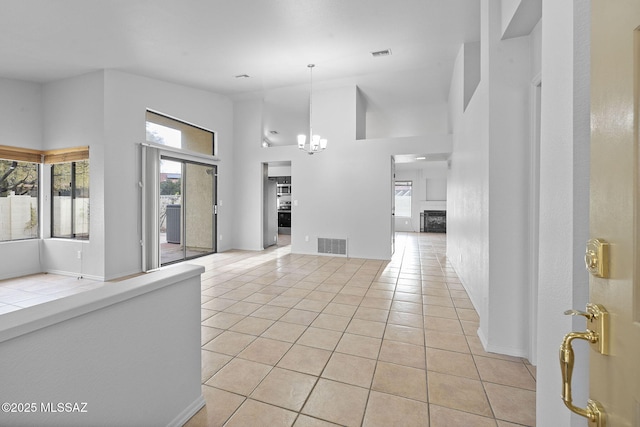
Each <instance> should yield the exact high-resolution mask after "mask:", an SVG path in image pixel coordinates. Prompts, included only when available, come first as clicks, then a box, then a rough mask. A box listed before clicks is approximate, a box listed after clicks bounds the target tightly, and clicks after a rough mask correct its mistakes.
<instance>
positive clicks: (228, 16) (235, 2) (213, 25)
mask: <svg viewBox="0 0 640 427" xmlns="http://www.w3.org/2000/svg"><path fill="white" fill-rule="evenodd" d="M479 4H480V2H479V1H478V0H111V1H97V0H96V1H88V0H0V77H7V78H14V79H20V80H28V81H35V82H49V81H53V80H58V79H62V78H67V77H72V76H76V75H80V74H84V73H87V72H91V71H95V70H100V69H116V70H121V71H124V72H129V73H134V74H139V75H144V76H149V77H153V78H157V79H161V80H166V81H170V82H175V83H179V84H184V85H188V86H192V87H197V88H202V89H206V90H210V91H213V92H216V93H220V94H224V95H228V96H230V97H232V98H234V99H240V98H244V97H253V96H257V95H258V94H262V93H263V92H264V91H270V90H274V89H280V88H287V87H299V88H300V89H299V90H298V92H301V91H303V88H306V89H308V82H309V71H308V69H307V64H309V63H314V64H316V68H314V74H313V81H314V87H321V86H322V85H332V84H345V83H355V84H358V86H359V87H360V89H361V90H362V91H363V93H364V94H365V96H366V98H367V101H368V102H369V103H370V104H372V106H373V107H375V105H389V106H393V105H394V104H395V103H397V102H399V100H404V101H403V102H407V100H411V101H410V102H414V101H413V100H414V99H416V98H419V99H421V100H424V102H426V103H441V102H446V99H447V94H448V90H449V84H450V79H451V71H452V69H453V62H454V60H455V57H456V54H457V52H458V49H459V48H460V45H461V44H462V43H464V42H467V41H477V40H479V36H480V17H479V9H480V6H479ZM383 49H391V51H392V55H391V56H387V57H381V58H374V57H372V55H371V52H372V51H378V50H383ZM240 74H247V75H249V76H250V77H249V78H243V79H242V78H236V77H235V76H237V75H240ZM316 85H318V86H316ZM289 92H290V93H291V94H294V93H296V91H294V90H291V91H289ZM292 96H294V95H292ZM267 101H268V100H267ZM271 102H273V103H274V104H278V103H279V102H281V101H278V100H275V99H273V100H272V101H271ZM278 108H282V109H284V110H286V108H287V107H286V106H281V107H278Z"/></svg>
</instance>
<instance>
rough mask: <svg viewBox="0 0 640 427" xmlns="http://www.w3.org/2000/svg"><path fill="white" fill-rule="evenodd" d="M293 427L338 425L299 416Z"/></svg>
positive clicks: (336, 426) (335, 426) (331, 426)
mask: <svg viewBox="0 0 640 427" xmlns="http://www.w3.org/2000/svg"><path fill="white" fill-rule="evenodd" d="M293 427H339V426H338V424H334V423H330V422H329V421H324V420H319V419H317V418H313V417H310V416H308V415H304V414H300V415H299V416H298V419H296V422H295V423H294V424H293Z"/></svg>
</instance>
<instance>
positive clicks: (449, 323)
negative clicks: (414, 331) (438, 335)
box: [424, 316, 463, 334]
mask: <svg viewBox="0 0 640 427" xmlns="http://www.w3.org/2000/svg"><path fill="white" fill-rule="evenodd" d="M424 328H425V329H428V330H430V331H439V332H447V333H449V334H462V333H463V332H462V326H461V325H460V321H459V320H457V319H445V318H442V317H434V316H424Z"/></svg>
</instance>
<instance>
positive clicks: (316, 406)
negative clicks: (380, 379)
mask: <svg viewBox="0 0 640 427" xmlns="http://www.w3.org/2000/svg"><path fill="white" fill-rule="evenodd" d="M368 395H369V390H367V389H365V388H361V387H356V386H352V385H348V384H343V383H338V382H335V381H330V380H325V379H323V378H320V379H319V380H318V383H317V384H316V386H315V388H314V389H313V391H312V392H311V396H309V400H308V401H307V403H306V404H305V405H304V407H303V408H302V413H304V414H308V415H311V416H314V417H317V418H320V419H323V420H327V421H330V422H333V423H337V424H340V425H345V426H360V424H361V422H362V417H363V415H364V409H365V406H366V404H367V397H368Z"/></svg>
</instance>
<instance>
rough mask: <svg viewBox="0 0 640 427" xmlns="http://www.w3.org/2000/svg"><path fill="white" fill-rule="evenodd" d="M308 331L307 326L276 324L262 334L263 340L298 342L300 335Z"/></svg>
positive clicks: (285, 323)
mask: <svg viewBox="0 0 640 427" xmlns="http://www.w3.org/2000/svg"><path fill="white" fill-rule="evenodd" d="M306 329H307V327H306V326H305V325H297V324H295V323H287V322H280V321H278V322H275V323H274V324H273V325H271V327H269V329H267V330H266V331H264V332H263V333H262V335H261V336H262V337H263V338H271V339H274V340H280V341H286V342H291V343H293V342H296V341H297V339H298V338H300V335H302V333H303V332H304V331H305V330H306Z"/></svg>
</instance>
